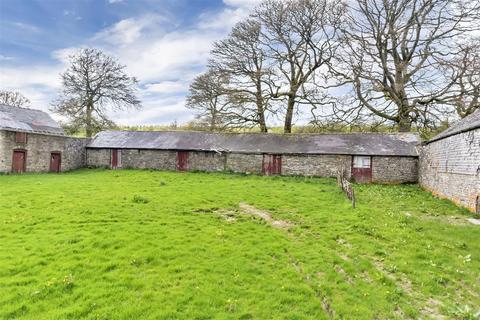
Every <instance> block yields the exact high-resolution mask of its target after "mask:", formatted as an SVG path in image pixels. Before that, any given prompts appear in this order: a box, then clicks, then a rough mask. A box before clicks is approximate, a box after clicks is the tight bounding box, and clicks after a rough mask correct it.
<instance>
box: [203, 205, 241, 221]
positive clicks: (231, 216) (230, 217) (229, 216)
mask: <svg viewBox="0 0 480 320" xmlns="http://www.w3.org/2000/svg"><path fill="white" fill-rule="evenodd" d="M195 213H204V214H215V215H218V216H220V217H221V218H223V219H225V220H226V221H227V222H229V223H233V222H235V221H237V218H236V217H235V216H236V215H237V212H235V211H232V210H227V209H216V208H215V209H199V210H196V211H195Z"/></svg>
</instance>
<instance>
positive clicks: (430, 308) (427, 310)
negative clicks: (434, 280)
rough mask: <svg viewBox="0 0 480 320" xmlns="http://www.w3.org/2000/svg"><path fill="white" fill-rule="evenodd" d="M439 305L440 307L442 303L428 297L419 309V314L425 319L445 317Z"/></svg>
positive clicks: (441, 318) (441, 319) (440, 319)
mask: <svg viewBox="0 0 480 320" xmlns="http://www.w3.org/2000/svg"><path fill="white" fill-rule="evenodd" d="M441 307H442V303H441V302H440V301H438V300H435V299H433V298H430V299H428V300H427V302H426V303H425V305H424V306H423V308H422V310H421V314H422V315H423V317H425V318H426V319H438V320H443V319H447V318H446V317H445V316H444V315H442V314H441V313H440V308H441ZM423 317H422V318H423Z"/></svg>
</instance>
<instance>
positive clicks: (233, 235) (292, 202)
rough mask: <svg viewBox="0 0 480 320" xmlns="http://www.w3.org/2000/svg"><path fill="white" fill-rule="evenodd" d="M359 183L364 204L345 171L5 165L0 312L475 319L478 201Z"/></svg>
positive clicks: (0, 195)
mask: <svg viewBox="0 0 480 320" xmlns="http://www.w3.org/2000/svg"><path fill="white" fill-rule="evenodd" d="M354 187H355V192H356V195H357V208H356V209H352V208H351V205H350V203H349V201H348V200H347V199H346V198H345V197H344V195H343V194H342V193H341V192H340V191H339V189H338V187H337V186H336V183H335V180H334V179H317V178H303V177H292V178H287V177H260V176H251V175H250V176H246V175H234V174H206V173H175V172H159V171H151V170H115V171H113V170H105V171H104V170H86V169H85V170H80V171H76V172H71V173H66V174H62V175H53V174H25V175H8V176H0V319H17V318H18V319H80V318H85V319H210V318H219V319H328V318H339V319H342V318H344V319H395V318H397V319H398V318H439V317H440V315H444V316H445V318H453V319H455V318H458V319H474V318H475V317H478V312H479V311H480V297H479V295H478V292H480V282H479V278H478V270H480V259H479V258H480V242H479V241H478V232H479V229H478V226H474V225H471V224H469V223H467V222H465V218H467V216H468V215H469V213H468V212H467V211H466V210H463V209H460V208H458V207H456V206H454V205H453V204H452V203H450V202H448V201H444V200H438V199H436V198H434V197H433V196H432V195H430V194H429V193H427V192H424V191H422V190H421V189H419V187H417V186H415V185H399V186H396V185H386V186H380V185H355V186H354ZM133 199H143V200H145V199H146V200H148V201H143V200H133ZM241 202H244V203H248V204H249V205H251V206H254V207H255V208H258V209H259V210H265V211H268V212H269V213H270V214H271V216H272V218H273V219H275V220H284V221H289V222H291V223H293V224H294V227H292V228H290V229H278V228H273V227H272V226H271V225H270V224H268V223H265V221H263V220H261V219H259V218H256V217H252V216H249V215H246V214H242V212H241V210H240V208H239V203H241Z"/></svg>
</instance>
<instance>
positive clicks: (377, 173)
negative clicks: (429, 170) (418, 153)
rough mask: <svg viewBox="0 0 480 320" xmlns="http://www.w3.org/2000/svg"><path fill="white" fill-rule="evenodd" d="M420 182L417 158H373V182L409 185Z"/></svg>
mask: <svg viewBox="0 0 480 320" xmlns="http://www.w3.org/2000/svg"><path fill="white" fill-rule="evenodd" d="M417 181H418V159H417V158H415V157H372V182H375V183H409V182H417Z"/></svg>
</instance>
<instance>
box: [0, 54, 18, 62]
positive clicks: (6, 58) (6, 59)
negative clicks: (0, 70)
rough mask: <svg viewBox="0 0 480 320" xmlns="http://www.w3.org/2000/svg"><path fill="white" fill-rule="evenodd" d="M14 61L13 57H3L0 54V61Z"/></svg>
mask: <svg viewBox="0 0 480 320" xmlns="http://www.w3.org/2000/svg"><path fill="white" fill-rule="evenodd" d="M14 59H15V58H14V57H10V56H4V55H3V54H0V61H11V60H14Z"/></svg>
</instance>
